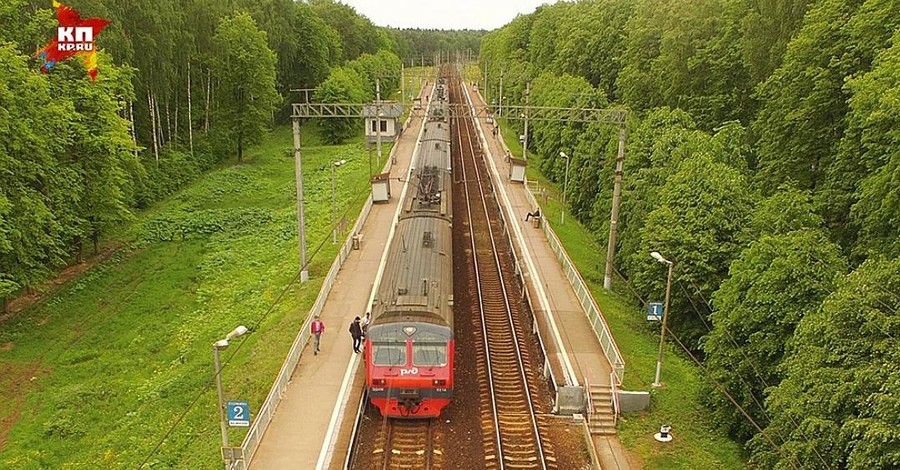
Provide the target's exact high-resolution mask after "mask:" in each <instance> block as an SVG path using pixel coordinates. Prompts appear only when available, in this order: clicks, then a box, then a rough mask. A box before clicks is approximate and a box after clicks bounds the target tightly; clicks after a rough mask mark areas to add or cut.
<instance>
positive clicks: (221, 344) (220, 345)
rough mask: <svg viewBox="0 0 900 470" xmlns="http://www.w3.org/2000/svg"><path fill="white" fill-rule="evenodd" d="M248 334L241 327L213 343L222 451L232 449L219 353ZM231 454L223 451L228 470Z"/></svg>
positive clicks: (243, 327)
mask: <svg viewBox="0 0 900 470" xmlns="http://www.w3.org/2000/svg"><path fill="white" fill-rule="evenodd" d="M246 333H247V327H246V326H244V325H240V326H238V327H237V328H235V329H233V330H231V333H228V335H227V336H225V339H220V340H218V341H216V342H215V343H213V357H214V358H215V363H216V390H218V392H219V426H221V428H222V449H227V448H229V447H230V445H229V444H228V425H227V424H226V423H225V396H224V392H223V391H222V363H221V362H219V351H220V350H222V349H225V348H227V347H228V343H229V342H230V341H231V340H233V339H235V338H237V337H240V336H243V335H244V334H246ZM229 455H230V454H226V453H225V452H224V451H223V454H222V458H223V459H225V468H226V470H227V469H228V468H230V467H231V463H232V462H231V457H229Z"/></svg>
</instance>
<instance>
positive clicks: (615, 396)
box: [609, 372, 619, 426]
mask: <svg viewBox="0 0 900 470" xmlns="http://www.w3.org/2000/svg"><path fill="white" fill-rule="evenodd" d="M609 393H610V395H612V397H611V398H610V399H611V401H612V407H613V426H615V425H616V424H617V423H618V422H619V391H618V388H617V387H616V376H615V373H614V372H610V373H609Z"/></svg>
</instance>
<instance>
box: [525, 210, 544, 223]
mask: <svg viewBox="0 0 900 470" xmlns="http://www.w3.org/2000/svg"><path fill="white" fill-rule="evenodd" d="M532 217H534V218H535V219H539V218H540V217H541V209H540V208H537V209H535V210H534V212H529V213H528V214H526V215H525V222H528V219H530V218H532Z"/></svg>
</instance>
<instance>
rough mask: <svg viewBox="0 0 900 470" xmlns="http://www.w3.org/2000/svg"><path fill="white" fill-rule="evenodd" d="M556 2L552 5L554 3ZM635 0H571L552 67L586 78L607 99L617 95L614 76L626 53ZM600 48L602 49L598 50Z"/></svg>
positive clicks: (616, 74) (620, 67)
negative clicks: (572, 2) (627, 26)
mask: <svg viewBox="0 0 900 470" xmlns="http://www.w3.org/2000/svg"><path fill="white" fill-rule="evenodd" d="M557 5H562V4H556V5H553V7H556V6H557ZM633 11H634V2H631V1H628V0H598V1H592V2H577V3H574V4H572V7H571V12H570V14H569V15H568V16H566V17H565V18H564V19H563V22H564V24H565V25H566V27H564V28H559V27H558V26H559V25H558V24H557V29H558V30H559V34H560V37H559V38H558V40H557V43H556V58H555V60H554V65H553V70H554V71H556V72H558V73H568V74H572V75H576V76H581V77H584V78H585V79H587V81H588V82H590V83H591V84H592V85H594V86H596V87H599V88H600V89H602V90H603V91H604V92H605V93H606V96H608V97H609V98H610V99H612V98H618V90H617V89H616V80H617V79H618V77H619V73H620V72H621V70H622V66H623V63H624V58H623V55H624V53H625V38H626V35H627V30H626V29H625V24H626V22H627V21H628V18H629V17H630V16H631V15H632V14H633ZM600 51H602V53H601V52H600Z"/></svg>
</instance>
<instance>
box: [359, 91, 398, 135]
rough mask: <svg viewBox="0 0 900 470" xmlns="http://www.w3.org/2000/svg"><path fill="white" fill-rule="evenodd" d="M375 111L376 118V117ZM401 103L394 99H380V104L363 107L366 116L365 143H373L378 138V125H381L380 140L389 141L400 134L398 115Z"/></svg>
mask: <svg viewBox="0 0 900 470" xmlns="http://www.w3.org/2000/svg"><path fill="white" fill-rule="evenodd" d="M376 113H377V114H378V118H376ZM401 115H403V105H401V104H400V103H397V102H396V101H382V102H381V105H380V106H376V105H375V104H370V105H368V106H365V107H364V108H363V117H365V118H366V143H369V144H374V143H375V142H376V141H377V140H378V125H379V123H380V125H381V141H382V142H391V141H393V140H394V139H396V138H397V136H398V135H400V116H401Z"/></svg>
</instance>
